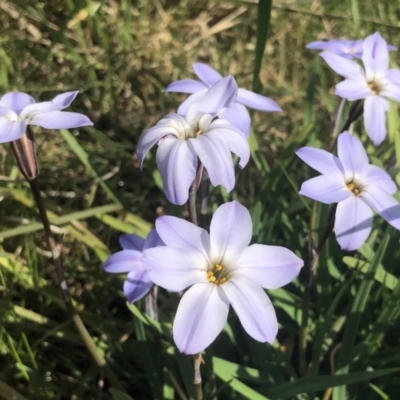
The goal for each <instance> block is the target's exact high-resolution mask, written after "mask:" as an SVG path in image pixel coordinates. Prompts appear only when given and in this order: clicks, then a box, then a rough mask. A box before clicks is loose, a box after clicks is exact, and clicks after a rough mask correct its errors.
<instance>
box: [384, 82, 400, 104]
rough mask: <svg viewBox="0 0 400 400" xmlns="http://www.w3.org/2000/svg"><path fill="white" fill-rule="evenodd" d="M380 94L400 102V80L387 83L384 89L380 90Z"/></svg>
mask: <svg viewBox="0 0 400 400" xmlns="http://www.w3.org/2000/svg"><path fill="white" fill-rule="evenodd" d="M379 95H380V96H384V97H389V99H392V100H396V101H397V102H400V82H399V83H392V82H388V83H386V84H385V85H384V86H383V88H382V90H381V91H380V92H379Z"/></svg>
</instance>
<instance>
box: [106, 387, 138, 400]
mask: <svg viewBox="0 0 400 400" xmlns="http://www.w3.org/2000/svg"><path fill="white" fill-rule="evenodd" d="M110 393H111V394H112V395H113V397H114V399H115V400H133V398H132V397H130V396H128V395H127V394H125V393H123V392H121V391H120V390H118V389H115V388H110Z"/></svg>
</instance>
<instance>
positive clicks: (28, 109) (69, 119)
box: [0, 91, 93, 143]
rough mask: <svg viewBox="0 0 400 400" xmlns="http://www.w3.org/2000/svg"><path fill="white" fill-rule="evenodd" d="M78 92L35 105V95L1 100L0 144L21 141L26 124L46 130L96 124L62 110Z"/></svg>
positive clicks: (12, 94)
mask: <svg viewBox="0 0 400 400" xmlns="http://www.w3.org/2000/svg"><path fill="white" fill-rule="evenodd" d="M78 93H79V91H75V92H66V93H63V94H59V95H58V96H56V97H55V98H54V99H53V100H52V101H44V102H41V103H36V102H35V99H34V98H33V97H32V96H29V95H28V94H26V93H22V92H10V93H7V94H5V95H4V96H3V97H2V98H1V99H0V143H6V142H12V141H14V140H17V139H19V138H21V137H22V136H23V135H24V133H25V129H26V126H27V125H38V126H41V127H43V128H46V129H69V128H77V127H79V126H86V125H93V123H92V121H90V119H89V118H88V117H86V115H83V114H78V113H74V112H65V111H61V110H63V109H64V108H67V107H69V106H70V104H71V103H72V101H73V100H74V99H75V97H76V96H77V94H78Z"/></svg>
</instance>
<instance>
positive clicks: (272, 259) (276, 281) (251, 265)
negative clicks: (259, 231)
mask: <svg viewBox="0 0 400 400" xmlns="http://www.w3.org/2000/svg"><path fill="white" fill-rule="evenodd" d="M303 265H304V261H303V260H302V259H301V258H299V257H297V256H296V254H294V253H293V252H292V251H290V250H289V249H286V248H285V247H280V246H266V245H263V244H253V245H252V246H250V247H248V248H247V249H245V250H244V251H243V253H242V255H241V256H240V258H239V259H238V260H237V263H236V265H234V266H232V267H230V269H231V270H232V271H233V272H234V273H235V274H236V273H237V272H238V273H241V274H243V275H246V276H247V277H249V278H250V279H251V280H252V281H254V283H256V284H258V285H259V286H262V287H263V288H265V289H277V288H280V287H282V286H284V285H287V284H288V283H289V282H291V281H292V280H293V279H294V278H296V277H297V275H298V274H299V272H300V269H301V267H302V266H303Z"/></svg>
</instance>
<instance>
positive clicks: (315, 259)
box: [299, 204, 336, 377]
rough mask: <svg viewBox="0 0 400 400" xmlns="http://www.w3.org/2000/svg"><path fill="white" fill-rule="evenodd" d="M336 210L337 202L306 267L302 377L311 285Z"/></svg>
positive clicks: (302, 330) (304, 365)
mask: <svg viewBox="0 0 400 400" xmlns="http://www.w3.org/2000/svg"><path fill="white" fill-rule="evenodd" d="M335 212H336V204H335V205H334V206H333V207H331V209H330V210H329V216H328V225H327V227H326V228H325V231H324V233H323V234H322V237H321V240H320V241H319V243H318V246H317V247H314V246H312V245H311V246H310V249H309V263H308V267H307V269H306V277H305V282H304V286H305V288H304V294H303V305H302V314H301V326H300V335H299V373H300V376H302V377H304V376H306V373H307V362H306V353H307V334H308V318H309V311H310V298H311V287H312V284H313V277H314V271H315V267H316V265H317V262H318V258H319V255H320V254H321V251H322V249H323V248H324V246H325V243H326V241H327V239H328V237H329V235H330V234H331V233H332V231H333V227H334V223H335Z"/></svg>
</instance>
